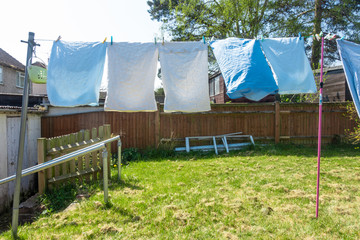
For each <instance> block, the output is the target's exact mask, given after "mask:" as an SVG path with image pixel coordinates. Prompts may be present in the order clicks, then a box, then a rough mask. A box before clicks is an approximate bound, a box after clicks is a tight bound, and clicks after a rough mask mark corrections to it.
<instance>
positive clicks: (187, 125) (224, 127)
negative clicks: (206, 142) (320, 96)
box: [42, 103, 355, 149]
mask: <svg viewBox="0 0 360 240" xmlns="http://www.w3.org/2000/svg"><path fill="white" fill-rule="evenodd" d="M345 105H346V103H324V105H323V123H322V126H323V129H322V132H323V134H322V138H323V140H322V142H323V143H324V144H326V143H330V142H331V141H333V140H334V139H338V136H340V137H343V136H344V134H345V130H346V129H352V128H353V127H354V126H355V122H354V121H351V120H349V119H348V118H347V117H345V116H344V114H345V113H346V110H345ZM211 108H212V109H211V111H209V112H203V113H164V112H163V106H159V109H160V111H157V112H152V113H121V112H94V113H83V114H73V115H64V116H58V117H43V118H42V136H44V137H54V136H58V135H62V134H68V133H71V132H74V131H79V130H80V129H89V128H93V127H98V126H100V125H102V124H110V125H111V129H112V132H113V133H114V134H116V135H118V134H119V135H121V138H122V143H123V148H129V147H135V148H140V149H144V148H147V147H157V146H158V145H159V143H160V140H161V139H170V138H171V139H180V138H184V137H187V136H202V135H220V134H226V133H232V132H243V133H244V134H250V135H252V136H253V137H254V139H255V141H256V142H259V141H272V142H276V143H278V142H293V143H299V144H315V143H316V142H317V132H318V104H312V103H301V104H294V103H291V104H289V103H261V104H260V103H259V104H258V103H256V104H213V105H212V106H211Z"/></svg>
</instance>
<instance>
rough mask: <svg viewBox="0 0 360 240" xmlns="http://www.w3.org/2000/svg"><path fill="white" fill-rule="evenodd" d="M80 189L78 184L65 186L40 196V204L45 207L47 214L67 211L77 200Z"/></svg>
mask: <svg viewBox="0 0 360 240" xmlns="http://www.w3.org/2000/svg"><path fill="white" fill-rule="evenodd" d="M77 193H78V188H77V186H76V184H65V185H63V186H60V187H57V188H55V189H53V190H48V191H46V193H44V194H43V195H41V196H40V202H41V203H42V204H44V205H45V207H46V209H47V210H46V212H47V213H51V212H57V211H60V210H63V209H65V208H66V207H67V206H68V205H69V204H70V203H71V202H73V201H74V200H75V199H76V194H77Z"/></svg>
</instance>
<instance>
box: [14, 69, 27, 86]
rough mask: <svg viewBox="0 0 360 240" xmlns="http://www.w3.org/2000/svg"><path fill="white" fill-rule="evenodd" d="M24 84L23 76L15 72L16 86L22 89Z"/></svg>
mask: <svg viewBox="0 0 360 240" xmlns="http://www.w3.org/2000/svg"><path fill="white" fill-rule="evenodd" d="M24 82H25V74H24V73H22V72H17V77H16V86H17V87H20V88H23V87H24Z"/></svg>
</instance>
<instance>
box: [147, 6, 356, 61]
mask: <svg viewBox="0 0 360 240" xmlns="http://www.w3.org/2000/svg"><path fill="white" fill-rule="evenodd" d="M147 3H148V5H149V7H150V9H149V11H148V12H149V13H150V15H151V18H152V19H153V20H157V21H159V22H162V23H163V26H162V28H163V30H165V31H166V32H167V33H168V34H169V35H170V37H171V38H172V40H175V41H180V40H191V41H195V40H201V39H202V36H205V37H208V38H209V39H210V38H211V37H215V38H216V39H223V38H227V37H239V38H256V37H260V36H261V35H262V36H264V37H287V36H298V33H299V32H301V33H302V35H303V36H309V35H312V34H315V33H319V32H320V31H323V32H324V33H328V32H330V33H332V34H338V35H340V36H345V37H346V39H348V40H352V41H355V42H357V41H360V4H359V1H354V0H335V1H322V0H316V1H314V0H252V1H249V0H181V1H180V0H152V1H150V0H149V1H148V2H147ZM315 3H319V8H318V9H319V12H321V14H319V13H318V14H317V15H316V16H315ZM315 26H318V27H315ZM318 28H319V29H318ZM306 43H307V46H306V48H307V49H308V50H309V49H310V48H311V46H312V45H313V43H315V45H314V46H315V49H314V50H313V55H316V56H314V61H315V62H313V63H314V65H317V64H318V61H319V59H320V51H319V46H320V45H319V42H318V41H312V39H310V38H308V39H307V40H306ZM325 48H326V50H325V59H326V64H330V63H332V62H334V61H335V60H338V56H337V51H336V43H335V41H326V42H325ZM309 54H310V53H309ZM209 58H210V60H211V59H212V56H211V53H210V56H209ZM214 67H216V64H215V66H214Z"/></svg>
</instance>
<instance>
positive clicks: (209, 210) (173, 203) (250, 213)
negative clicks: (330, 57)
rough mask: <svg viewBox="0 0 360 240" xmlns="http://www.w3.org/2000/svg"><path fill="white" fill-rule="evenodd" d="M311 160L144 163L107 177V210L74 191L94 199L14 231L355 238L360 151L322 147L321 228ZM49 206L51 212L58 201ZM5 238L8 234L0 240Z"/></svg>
mask: <svg viewBox="0 0 360 240" xmlns="http://www.w3.org/2000/svg"><path fill="white" fill-rule="evenodd" d="M316 151H317V148H316V147H304V146H297V145H277V146H274V145H270V146H266V147H256V149H255V150H246V151H240V152H232V153H230V154H224V153H222V154H221V155H219V156H216V155H214V154H212V153H207V154H201V153H198V154H193V153H192V154H177V155H175V156H172V157H168V158H161V157H158V158H156V157H155V158H146V157H145V158H144V159H142V160H140V161H136V162H130V164H129V165H127V166H125V167H124V168H123V171H122V182H120V183H119V182H117V181H116V169H113V176H114V177H113V178H112V181H111V183H110V191H109V194H110V196H111V198H110V201H111V203H110V204H109V205H104V202H103V192H102V191H101V186H100V184H97V185H96V184H95V185H91V186H85V185H83V186H78V187H77V189H76V191H80V192H82V193H84V192H89V193H90V197H89V198H85V199H84V200H77V202H79V204H73V206H74V207H73V208H70V209H68V210H66V211H63V210H61V211H53V212H51V213H49V214H44V215H42V216H40V217H39V219H38V220H37V221H35V222H33V223H32V224H28V225H24V226H20V227H19V231H18V232H19V236H20V238H22V239H74V240H75V239H360V152H359V151H360V149H358V148H357V149H356V148H354V146H348V145H345V146H328V147H324V148H323V154H322V162H321V180H320V183H321V188H320V210H319V218H318V219H316V218H315V198H316V171H317V170H316V166H317V162H316V160H317V152H316ZM58 192H60V190H58ZM70 192H72V193H74V192H73V190H72V191H70ZM77 193H78V192H77ZM73 195H74V196H75V195H76V194H73ZM58 196H59V195H58ZM58 198H59V197H58ZM49 199H50V197H49V198H48V199H47V204H50V205H49V206H51V201H55V200H56V198H53V200H51V199H50V200H49ZM54 199H55V200H54ZM55 205H56V204H55ZM10 236H11V233H10V231H8V232H5V233H3V234H2V235H0V238H4V239H8V238H10Z"/></svg>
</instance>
